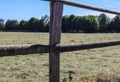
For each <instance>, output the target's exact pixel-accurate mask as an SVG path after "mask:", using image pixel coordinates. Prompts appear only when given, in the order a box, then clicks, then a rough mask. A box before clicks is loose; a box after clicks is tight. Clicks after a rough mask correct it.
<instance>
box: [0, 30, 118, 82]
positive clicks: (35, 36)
mask: <svg viewBox="0 0 120 82" xmlns="http://www.w3.org/2000/svg"><path fill="white" fill-rule="evenodd" d="M116 39H117V40H118V39H119V40H120V34H119V33H112V34H109V33H108V34H75V33H65V34H62V36H61V44H75V43H84V42H96V41H108V40H116ZM48 43H49V34H48V33H30V32H28V33H25V32H23V33H22V32H8V33H7V32H0V45H18V44H48ZM60 57H61V59H60V64H61V67H60V79H61V82H63V79H64V78H68V77H69V76H68V75H69V72H70V71H71V72H72V73H73V74H72V77H73V81H72V82H96V81H95V80H96V78H99V79H103V80H104V79H110V78H111V79H113V80H114V79H115V78H120V46H119V45H118V46H112V47H105V48H97V49H87V50H81V51H74V52H65V53H61V56H60ZM48 59H49V58H48V54H43V53H42V54H41V53H40V54H29V55H26V56H23V55H21V56H9V57H0V82H48V76H49V72H48V68H49V62H48ZM87 80H89V81H87ZM68 82H69V81H68Z"/></svg>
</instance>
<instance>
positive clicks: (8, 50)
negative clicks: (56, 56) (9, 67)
mask: <svg viewBox="0 0 120 82" xmlns="http://www.w3.org/2000/svg"><path fill="white" fill-rule="evenodd" d="M115 45H120V40H114V41H104V42H91V43H80V44H73V45H56V46H49V45H41V44H35V45H22V46H21V45H12V46H0V56H15V55H28V54H35V53H48V52H52V51H58V52H68V51H76V50H84V49H93V48H100V47H108V46H115Z"/></svg>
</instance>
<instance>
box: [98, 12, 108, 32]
mask: <svg viewBox="0 0 120 82" xmlns="http://www.w3.org/2000/svg"><path fill="white" fill-rule="evenodd" d="M98 22H99V28H100V32H107V27H108V25H109V23H110V18H109V17H107V16H106V14H104V13H102V14H100V15H99V16H98Z"/></svg>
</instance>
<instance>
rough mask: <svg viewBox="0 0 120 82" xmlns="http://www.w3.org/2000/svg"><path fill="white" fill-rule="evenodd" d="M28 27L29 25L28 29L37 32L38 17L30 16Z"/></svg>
mask: <svg viewBox="0 0 120 82" xmlns="http://www.w3.org/2000/svg"><path fill="white" fill-rule="evenodd" d="M28 27H29V29H30V31H34V32H37V31H38V28H39V19H37V18H34V17H32V18H31V19H30V20H29V21H28Z"/></svg>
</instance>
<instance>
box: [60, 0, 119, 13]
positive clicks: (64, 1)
mask: <svg viewBox="0 0 120 82" xmlns="http://www.w3.org/2000/svg"><path fill="white" fill-rule="evenodd" d="M58 2H61V3H63V4H66V5H70V6H74V7H79V8H85V9H89V10H95V11H101V12H105V13H111V14H117V15H120V12H116V11H111V10H107V9H103V8H97V7H93V6H88V5H84V4H80V3H75V2H71V1H67V0H58Z"/></svg>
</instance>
